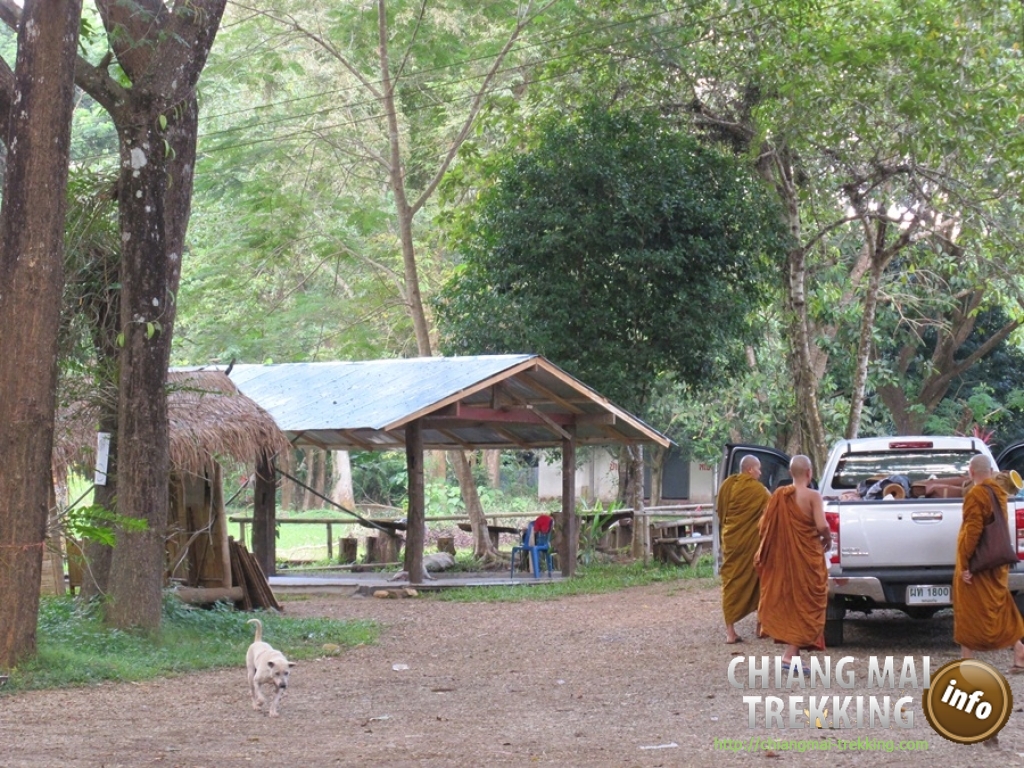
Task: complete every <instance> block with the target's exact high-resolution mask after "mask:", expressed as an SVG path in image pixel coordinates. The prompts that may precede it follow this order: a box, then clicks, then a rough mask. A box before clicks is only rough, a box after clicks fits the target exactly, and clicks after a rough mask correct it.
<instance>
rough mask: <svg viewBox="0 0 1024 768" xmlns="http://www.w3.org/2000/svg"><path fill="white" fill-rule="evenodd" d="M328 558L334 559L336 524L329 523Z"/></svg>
mask: <svg viewBox="0 0 1024 768" xmlns="http://www.w3.org/2000/svg"><path fill="white" fill-rule="evenodd" d="M327 559H328V560H333V559H334V526H333V525H332V524H331V523H328V524H327Z"/></svg>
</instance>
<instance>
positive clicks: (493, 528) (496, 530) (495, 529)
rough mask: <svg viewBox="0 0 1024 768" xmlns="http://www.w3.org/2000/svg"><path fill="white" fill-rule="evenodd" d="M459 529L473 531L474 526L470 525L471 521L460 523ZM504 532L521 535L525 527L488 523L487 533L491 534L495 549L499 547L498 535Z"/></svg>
mask: <svg viewBox="0 0 1024 768" xmlns="http://www.w3.org/2000/svg"><path fill="white" fill-rule="evenodd" d="M459 530H460V531H469V532H472V530H473V526H472V525H470V524H469V523H459ZM502 533H511V534H515V535H516V536H520V535H522V533H523V529H521V528H512V527H510V526H507V525H488V526H487V535H488V536H490V538H491V544H493V545H494V548H495V549H497V548H498V536H499V535H500V534H502Z"/></svg>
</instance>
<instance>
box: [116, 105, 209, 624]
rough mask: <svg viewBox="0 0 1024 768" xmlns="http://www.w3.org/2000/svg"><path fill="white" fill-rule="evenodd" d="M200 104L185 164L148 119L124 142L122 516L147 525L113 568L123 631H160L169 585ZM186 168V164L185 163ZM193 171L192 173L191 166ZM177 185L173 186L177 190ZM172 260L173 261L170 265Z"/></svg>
mask: <svg viewBox="0 0 1024 768" xmlns="http://www.w3.org/2000/svg"><path fill="white" fill-rule="evenodd" d="M196 117H197V114H196V104H195V101H194V100H192V101H191V103H187V104H182V105H181V106H180V108H179V112H178V118H177V119H176V120H175V121H174V124H173V126H171V125H168V129H169V130H168V131H167V137H168V140H170V138H171V136H170V134H172V133H173V134H175V136H174V137H175V138H177V139H178V140H177V141H173V142H172V145H177V146H178V147H180V150H177V151H180V152H181V155H179V156H178V157H176V158H175V159H170V158H168V155H167V152H166V150H165V148H164V139H165V136H164V135H162V134H163V132H162V131H160V130H159V124H158V123H157V122H156V121H155V120H154V119H152V118H149V117H147V116H145V115H139V116H138V122H137V123H136V124H134V125H132V126H129V127H127V128H124V129H122V130H121V132H120V139H121V180H120V181H121V191H120V194H119V196H118V198H119V203H120V209H121V222H122V232H123V233H125V235H126V238H125V239H126V242H125V248H124V269H123V272H122V276H123V282H122V295H121V327H122V333H123V337H124V346H123V348H122V352H121V379H120V392H119V396H118V419H117V420H118V425H119V426H120V438H121V439H120V446H119V457H118V458H119V467H118V488H119V490H120V493H119V497H118V507H119V512H120V513H121V514H122V515H125V516H127V517H131V518H137V519H140V520H144V521H145V522H146V529H145V530H126V529H123V528H122V529H121V530H120V531H119V532H118V541H117V546H116V547H115V548H114V553H113V557H112V559H111V564H110V590H109V593H108V594H109V604H108V606H107V620H108V621H109V622H110V623H111V624H113V625H114V626H118V627H143V628H150V629H155V628H156V627H158V626H159V625H160V594H161V590H162V588H163V585H164V534H165V529H166V527H167V514H168V488H169V486H168V483H169V479H170V451H169V439H168V421H167V394H166V389H165V387H166V380H167V368H168V365H169V363H170V358H171V334H172V332H173V327H174V316H175V311H176V307H175V303H174V296H175V294H176V293H177V291H178V281H179V279H180V276H181V272H180V264H181V261H180V258H179V254H181V252H182V248H183V246H184V234H185V223H186V222H187V221H188V215H189V202H190V201H189V195H188V194H187V193H186V194H182V193H181V190H183V189H184V190H189V191H190V190H191V189H192V177H191V176H192V174H191V171H192V163H193V161H194V159H195V135H196V134H195V129H196ZM182 161H184V162H182ZM186 163H187V164H186ZM172 180H173V181H172ZM165 254H166V256H165Z"/></svg>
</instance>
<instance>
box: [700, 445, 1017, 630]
mask: <svg viewBox="0 0 1024 768" xmlns="http://www.w3.org/2000/svg"><path fill="white" fill-rule="evenodd" d="M747 454H753V455H756V456H757V457H758V458H759V459H760V460H761V464H762V482H764V484H765V485H766V486H767V487H768V489H769V490H775V488H777V487H778V486H779V485H781V484H784V483H785V482H787V481H788V479H789V473H788V463H789V457H788V456H787V455H786V454H784V453H782V452H781V451H777V450H774V449H772V448H766V447H764V446H755V445H741V444H730V445H727V446H726V449H725V455H724V457H723V464H722V467H721V470H720V471H721V473H722V474H721V477H722V478H724V477H726V476H728V475H729V474H733V473H735V472H737V471H738V469H739V462H740V460H741V459H742V457H743V456H744V455H747ZM978 454H985V455H988V456H989V457H990V458H991V456H992V454H991V453H990V451H989V448H988V446H987V445H986V444H985V443H984V442H983V441H981V440H979V439H977V438H971V437H940V436H898V437H873V438H858V439H855V440H840V441H838V442H837V443H836V444H835V445H834V447H833V449H832V451H831V452H830V454H829V458H828V460H827V462H826V464H825V467H824V468H823V469H822V471H821V474H820V476H819V478H818V483H817V485H818V489H819V490H820V492H821V494H822V496H823V498H824V502H825V517H826V519H827V520H828V522H829V526H830V527H831V529H832V535H833V545H832V549H830V550H829V551H828V552H827V553H826V554H825V558H826V563H827V565H828V570H829V601H828V608H827V611H826V624H825V642H826V644H827V645H830V646H836V645H841V644H842V640H843V621H844V619H845V617H846V615H847V613H848V612H849V611H860V612H864V613H870V612H871V611H872V610H874V609H878V608H895V609H899V610H902V611H904V612H905V613H906V614H908V615H909V616H911V617H913V618H921V619H924V618H928V617H930V616H932V615H934V614H935V613H936V612H937V611H939V610H940V609H942V608H944V607H948V606H949V605H950V603H951V598H952V586H951V585H952V581H953V571H954V565H955V560H956V541H957V536H958V534H959V530H960V523H961V516H962V511H963V497H962V496H963V483H962V480H963V479H965V478H966V474H967V465H968V463H969V462H970V460H971V458H973V457H974V456H976V455H978ZM994 461H995V465H996V466H997V467H998V468H999V470H1000V471H1001V472H1009V470H1016V471H1017V472H1019V473H1024V443H1021V444H1015V445H1012V446H1010V447H1009V448H1007V449H1006V450H1005V451H1003V452H1002V453H1000V455H999V457H998V458H997V459H995V460H994ZM783 468H785V469H783ZM943 479H945V480H948V481H949V482H950V489H949V490H948V495H946V496H945V497H942V496H940V495H938V491H943V490H944V489H941V488H939V489H937V491H936V494H935V495H933V494H932V493H931V491H928V488H929V485H928V484H929V483H932V484H941V483H942V482H943ZM957 479H959V480H960V482H959V483H957ZM887 480H889V481H893V482H889V483H887V482H886V481H887ZM1011 490H1016V489H1014V488H1011ZM886 491H887V493H884V492H886ZM926 492H927V493H928V495H927V496H926V495H925V494H926ZM1009 495H1010V496H1011V498H1010V500H1009V503H1008V509H1007V519H1008V525H1009V527H1010V534H1011V540H1012V541H1015V542H1017V551H1018V553H1019V555H1018V557H1019V558H1020V559H1024V498H1015V497H1014V496H1015V495H1014V494H1012V493H1011V494H1009ZM1010 590H1011V592H1013V593H1014V596H1015V599H1016V600H1017V603H1018V607H1021V608H1024V605H1022V604H1024V565H1022V564H1021V563H1018V564H1017V565H1016V566H1014V567H1013V568H1012V569H1011V571H1010Z"/></svg>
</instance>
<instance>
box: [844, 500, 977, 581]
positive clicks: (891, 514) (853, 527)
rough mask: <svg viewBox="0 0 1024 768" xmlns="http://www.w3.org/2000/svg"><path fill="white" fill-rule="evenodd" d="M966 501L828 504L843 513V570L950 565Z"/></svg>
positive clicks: (953, 558) (845, 502) (952, 561)
mask: <svg viewBox="0 0 1024 768" xmlns="http://www.w3.org/2000/svg"><path fill="white" fill-rule="evenodd" d="M962 503H963V500H962V499H907V500H898V501H844V502H829V503H828V504H826V507H825V509H826V511H838V512H839V547H840V551H839V564H840V566H841V567H842V568H844V569H846V568H889V567H901V566H902V567H920V566H949V565H952V564H953V563H954V562H955V560H956V540H957V535H958V534H959V531H960V519H961V512H962V509H963V507H962Z"/></svg>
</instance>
